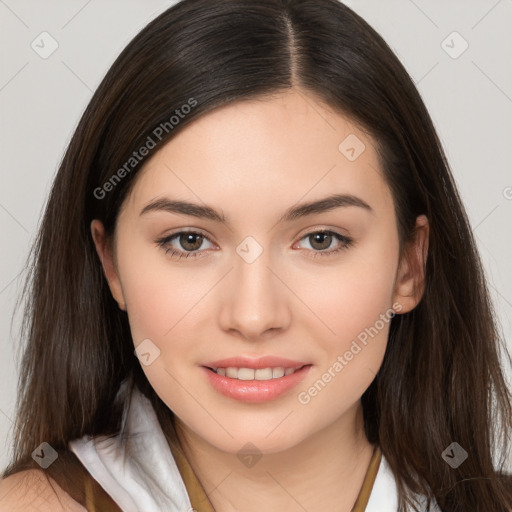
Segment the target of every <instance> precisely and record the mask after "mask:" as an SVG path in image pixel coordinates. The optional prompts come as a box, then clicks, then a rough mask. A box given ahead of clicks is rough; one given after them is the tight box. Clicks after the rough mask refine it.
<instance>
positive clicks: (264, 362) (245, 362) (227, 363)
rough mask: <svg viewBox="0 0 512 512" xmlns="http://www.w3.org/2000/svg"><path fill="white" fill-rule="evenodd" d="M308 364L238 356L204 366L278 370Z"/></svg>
mask: <svg viewBox="0 0 512 512" xmlns="http://www.w3.org/2000/svg"><path fill="white" fill-rule="evenodd" d="M306 364H308V363H304V362H301V361H293V360H291V359H286V358H284V357H277V356H263V357H258V358H255V359H252V358H248V357H244V356H236V357H228V358H227V359H219V360H218V361H211V362H209V363H205V364H204V365H203V366H206V367H207V368H213V369H214V370H216V369H217V368H229V367H231V368H253V369H255V370H256V369H258V368H277V367H280V366H282V367H283V368H295V369H297V368H301V367H302V366H305V365H306Z"/></svg>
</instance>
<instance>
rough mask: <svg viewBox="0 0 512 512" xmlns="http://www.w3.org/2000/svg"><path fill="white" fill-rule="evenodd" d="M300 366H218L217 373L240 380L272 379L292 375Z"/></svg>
mask: <svg viewBox="0 0 512 512" xmlns="http://www.w3.org/2000/svg"><path fill="white" fill-rule="evenodd" d="M299 369H300V368H283V367H282V366H278V367H276V368H258V369H257V370H254V369H253V368H234V367H232V366H230V367H229V368H217V374H218V375H223V376H226V377H229V378H231V379H238V380H271V379H279V378H281V377H283V376H286V375H290V374H292V373H294V372H295V371H296V370H299Z"/></svg>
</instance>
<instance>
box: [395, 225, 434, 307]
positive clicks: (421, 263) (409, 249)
mask: <svg viewBox="0 0 512 512" xmlns="http://www.w3.org/2000/svg"><path fill="white" fill-rule="evenodd" d="M428 240H429V223H428V219H427V217H426V216H425V215H420V216H418V218H417V219H416V227H415V234H414V238H413V240H412V241H410V242H408V243H407V245H406V247H405V250H404V254H403V256H402V260H401V262H400V265H399V268H398V271H397V275H396V280H395V293H394V297H393V301H394V302H399V303H400V304H401V306H402V309H401V310H400V313H407V312H409V311H411V310H413V309H414V308H415V307H416V306H417V305H418V303H419V302H420V300H421V297H422V296H423V292H424V290H425V280H426V274H425V270H426V263H427V256H428Z"/></svg>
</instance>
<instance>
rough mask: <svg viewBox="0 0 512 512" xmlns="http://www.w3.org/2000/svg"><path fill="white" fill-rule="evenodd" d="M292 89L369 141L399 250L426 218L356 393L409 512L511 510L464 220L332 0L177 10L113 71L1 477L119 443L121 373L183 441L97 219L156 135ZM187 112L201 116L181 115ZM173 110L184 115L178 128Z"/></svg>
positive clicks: (27, 330)
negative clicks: (155, 384)
mask: <svg viewBox="0 0 512 512" xmlns="http://www.w3.org/2000/svg"><path fill="white" fill-rule="evenodd" d="M292 86H296V87H300V88H302V89H303V90H306V91H309V92H310V93H312V94H314V95H316V97H318V98H319V99H321V100H322V101H324V102H325V103H326V104H328V105H329V106H330V107H331V108H333V109H336V111H339V112H340V113H343V114H344V115H346V116H348V117H349V118H350V119H352V120H353V121H354V122H356V123H358V124H359V125H360V126H362V127H363V128H364V129H365V130H366V131H367V132H368V133H369V134H371V136H372V137H373V138H374V139H375V141H377V150H378V154H379V158H380V162H381V167H382V170H383V173H384V176H385V179H386V181H387V183H388V184H389V186H390V188H391V191H392V193H393V197H394V201H395V207H396V213H397V218H398V226H397V228H398V231H399V235H400V243H401V246H402V245H403V244H404V243H405V242H407V241H408V240H409V239H410V237H411V236H412V234H413V228H414V223H415V219H416V217H417V216H418V215H420V214H425V215H426V216H427V217H428V219H429V221H430V246H429V254H428V258H427V262H426V287H425V290H424V294H423V297H422V299H421V301H420V303H419V305H418V306H417V307H416V308H415V309H414V310H413V311H411V312H409V313H406V314H403V315H397V316H395V317H394V318H393V320H392V322H391V327H390V335H389V342H388V347H387V350H386V354H385V357H384V361H383V364H382V366H381V368H380V371H379V372H378V374H377V376H376V377H375V380H374V381H373V382H372V384H371V385H370V387H369V388H368V389H367V391H366V392H365V393H364V395H363V397H362V404H363V411H364V421H365V431H366V435H367V437H368V440H369V441H370V442H372V443H378V444H379V445H380V447H381V449H382V453H383V455H384V456H385V457H386V459H387V461H388V463H389V465H390V467H391V469H392V471H393V473H394V475H395V477H396V480H397V484H398V489H399V500H400V511H403V510H404V507H405V505H406V503H409V504H411V505H414V503H413V502H412V501H411V496H412V494H411V492H412V493H420V494H424V495H426V496H428V497H430V498H432V497H434V498H435V499H436V501H437V503H438V504H439V506H440V507H441V509H442V510H443V511H444V512H455V511H464V512H467V511H470V510H478V511H484V510H485V511H493V512H501V511H503V512H504V511H507V510H510V508H511V507H512V492H511V489H510V477H509V476H507V475H506V474H505V473H504V472H503V467H504V464H505V463H506V458H505V457H506V455H507V453H508V444H507V441H508V436H509V435H510V433H511V431H512V410H511V409H512V408H511V399H510V390H509V389H508V388H507V385H506V382H505V379H504V374H503V370H502V368H501V366H500V362H501V364H503V363H504V361H500V348H502V349H503V354H506V355H507V356H508V359H507V361H508V363H510V356H509V354H508V352H507V351H506V346H505V345H504V344H503V343H502V341H503V340H502V338H501V336H500V333H499V331H498V328H497V324H496V321H495V317H494V313H493V310H492V305H491V303H490V299H489V294H488V290H487V286H486V282H485V278H484V272H483V269H482V266H481V262H480V259H479V256H478V253H477V249H476V246H475V242H474V238H473V235H472V232H471V229H470V226H469V222H468V218H467V216H466V213H465V210H464V207H463V205H462V203H461V200H460V197H459V195H458V192H457V190H456V187H455V184H454V180H453V177H452V175H451V172H450V169H449V165H448V163H447V160H446V157H445V154H444V152H443V149H442V146H441V143H440V141H439V139H438V136H437V134H436V132H435V130H434V127H433V124H432V121H431V118H430V116H429V114H428V112H427V110H426V108H425V106H424V104H423V102H422V100H421V98H420V95H419V93H418V92H417V90H416V88H415V86H414V84H413V82H412V80H411V78H410V77H409V75H408V73H407V72H406V70H405V69H404V67H403V66H402V64H401V63H400V62H399V60H398V59H397V57H396V56H395V55H394V53H393V52H392V50H391V49H390V48H389V46H388V45H387V44H386V43H385V41H384V40H383V39H382V38H381V37H380V36H379V35H378V34H377V33H376V32H375V30H373V29H372V28H371V27H370V26H369V25H368V24H367V23H366V22H365V21H364V20H363V19H362V18H361V17H359V16H358V15H357V14H355V13H354V12H353V11H352V10H350V9H349V8H347V7H346V6H344V5H343V4H341V3H339V2H337V1H336V0H258V1H249V0H184V1H182V2H180V3H178V4H176V5H175V6H173V7H171V8H169V9H168V10H166V11H165V12H164V13H163V14H161V15H160V16H158V17H157V18H156V19H154V20H153V21H152V22H151V23H149V24H148V25H147V26H146V27H145V28H144V29H143V30H142V31H141V32H140V33H139V34H138V35H137V36H136V37H135V38H134V39H133V40H132V41H131V42H130V43H129V44H128V46H127V47H126V48H125V49H124V50H123V51H122V53H121V54H120V55H119V57H118V58H117V59H116V61H115V62H114V64H113V65H112V67H111V68H110V70H109V71H108V73H107V74H106V76H105V78H104V79H103V81H102V82H101V84H100V86H99V87H98V89H97V91H96V92H95V94H94V95H93V97H92V99H91V101H90V103H89V105H88V107H87V108H86V110H85V112H84V114H83V116H82V118H81V120H80V122H79V124H78V127H77V129H76V131H75V133H74V135H73V137H72V140H71V142H70V144H69V147H68V149H67V151H66V153H65V156H64V158H63V160H62V162H61V164H60V167H59V170H58V173H57V175H56V178H55V181H54V183H53V187H52V190H51V193H50V196H49V200H48V202H47V205H46V209H45V212H44V216H43V218H42V222H41V225H40V230H39V233H38V237H37V240H36V242H35V244H34V246H33V250H32V252H31V255H30V258H31V260H30V265H29V267H28V268H29V272H28V274H27V279H26V285H25V288H24V290H23V296H24V297H26V298H27V300H26V304H25V309H24V321H23V326H22V332H21V333H20V335H21V338H23V339H26V344H25V346H24V347H23V350H24V352H23V358H22V361H21V371H20V377H19V378H20V380H19V384H18V386H19V397H18V408H17V416H16V430H15V446H14V456H13V459H12V461H11V464H10V465H9V467H8V468H7V469H6V470H5V472H4V476H8V475H10V474H13V473H15V472H18V471H20V470H22V469H26V468H27V467H37V466H35V464H32V462H33V461H31V457H30V454H31V453H32V451H33V450H34V449H35V448H36V447H37V446H38V445H40V444H41V443H42V442H48V443H49V444H50V445H52V446H53V447H54V448H56V449H58V448H61V449H65V448H66V446H67V443H68V441H69V440H71V439H74V438H77V437H81V436H83V435H86V434H88V435H99V434H104V435H116V434H119V432H120V431H123V428H124V425H123V421H122V411H123V406H124V405H125V403H126V401H127V400H128V392H127V393H126V394H124V395H122V396H120V399H119V400H118V401H116V402H115V401H114V398H115V394H116V392H117V390H118V389H119V386H120V383H121V381H122V380H123V379H125V378H126V379H128V381H129V382H130V386H128V388H127V389H128V390H130V389H131V386H135V385H136V386H138V387H139V388H140V389H141V391H142V392H143V393H144V394H145V395H146V396H147V397H148V398H150V400H151V402H152V404H153V406H154V407H155V410H156V412H157V415H158V418H159V421H160V423H161V424H162V427H163V429H164V432H166V433H169V435H170V442H173V443H175V442H176V438H175V436H174V434H173V428H172V427H173V426H174V423H173V421H174V420H173V415H172V412H171V411H170V410H169V408H168V407H167V406H166V405H165V404H164V403H163V402H162V401H161V400H160V398H159V397H158V396H157V395H156V393H155V391H154V390H153V389H152V387H151V386H150V385H149V382H148V381H147V379H146V377H145V375H144V372H143V371H142V369H141V365H140V362H139V360H138V359H137V357H136V356H135V355H134V353H133V350H134V346H133V342H132V340H131V334H130V329H129V324H128V318H127V316H126V313H125V312H124V311H121V310H119V308H118V307H117V304H116V302H115V301H114V299H113V297H112V296H111V293H110V290H109V288H108V285H107V282H106V279H105V277H104V275H103V272H102V268H101V265H100V262H99V259H98V257H97V254H96V251H95V247H94V244H93V241H92V237H91V233H90V223H91V220H92V219H95V218H96V219H100V220H101V221H102V222H103V224H104V225H105V228H106V231H107V234H108V235H109V236H110V237H112V236H113V235H114V233H115V226H116V219H117V215H118V213H119V209H120V206H121V205H122V203H123V201H124V199H125V198H126V197H127V194H128V193H129V192H130V190H131V188H132V187H133V184H134V183H135V178H136V175H137V172H138V171H139V170H140V168H141V166H142V165H143V164H144V162H145V161H146V160H147V158H148V157H149V156H150V155H148V156H146V157H143V158H141V159H140V161H138V162H137V163H136V164H135V165H131V167H129V168H127V167H126V163H127V162H129V161H130V157H131V156H133V152H134V151H136V150H138V148H141V147H143V146H144V145H147V141H148V137H151V138H152V139H153V140H155V138H156V135H155V130H157V128H158V127H162V126H165V127H166V130H163V129H162V130H160V131H157V132H156V133H160V132H162V133H160V135H161V138H158V141H157V145H158V147H157V148H156V149H158V148H159V147H162V146H163V144H164V143H165V142H166V141H168V140H170V139H171V138H172V137H173V136H174V135H175V134H176V133H178V132H179V131H180V130H182V129H184V128H185V127H186V126H187V125H188V124H189V123H191V122H192V121H193V120H195V119H197V118H199V117H200V116H202V115H203V114H205V113H207V112H210V111H212V110H213V109H215V108H216V107H219V106H221V105H225V104H227V103H229V102H233V101H240V100H245V99H249V98H257V97H262V96H265V95H269V94H272V93H276V92H280V91H285V90H286V89H289V88H290V87H292ZM191 99H192V101H191ZM187 104H188V105H192V104H194V106H193V108H189V109H182V107H183V105H187ZM176 110H179V112H180V113H182V114H183V115H179V121H178V122H177V123H176V122H174V121H173V122H170V121H169V120H170V118H171V116H172V115H176V116H178V114H179V113H176ZM185 110H186V111H187V112H188V113H186V114H184V112H185ZM165 123H167V124H165ZM150 154H151V152H150ZM132 163H133V161H132ZM123 166H125V167H124V169H125V171H126V172H124V173H119V169H121V168H123ZM127 169H129V170H127ZM120 174H122V176H120ZM114 175H116V176H117V178H120V179H117V178H115V176H114ZM114 178H115V179H114ZM106 183H110V186H108V185H107V186H105V184H106ZM100 189H101V190H102V191H103V192H101V193H100V192H99V190H100ZM107 189H108V190H107ZM100 196H102V197H100ZM454 441H456V442H458V443H459V444H460V445H461V446H462V447H463V448H464V449H465V450H466V451H467V452H468V454H469V456H468V458H467V460H466V461H465V462H464V463H463V464H461V465H460V466H459V467H457V468H456V469H452V468H451V467H450V466H449V465H448V464H447V463H446V462H445V461H444V460H443V458H442V456H441V454H442V452H443V451H444V450H445V449H446V448H447V447H448V446H449V445H450V444H451V443H452V442H454Z"/></svg>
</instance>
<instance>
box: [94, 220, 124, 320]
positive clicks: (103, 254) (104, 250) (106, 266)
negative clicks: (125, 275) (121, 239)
mask: <svg viewBox="0 0 512 512" xmlns="http://www.w3.org/2000/svg"><path fill="white" fill-rule="evenodd" d="M91 235H92V239H93V241H94V245H95V247H96V252H97V253H98V257H99V259H100V261H101V265H102V268H103V273H104V275H105V278H106V279H107V282H108V286H109V288H110V292H111V293H112V296H113V297H114V300H115V301H116V302H117V303H118V304H119V308H120V309H122V310H123V311H126V306H125V301H124V296H123V290H122V288H121V281H120V280H119V276H118V272H117V269H116V266H115V263H114V256H113V250H112V248H111V247H110V244H109V242H108V240H107V237H106V236H105V228H104V227H103V224H102V222H101V221H99V220H98V219H94V220H93V221H92V222H91Z"/></svg>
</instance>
